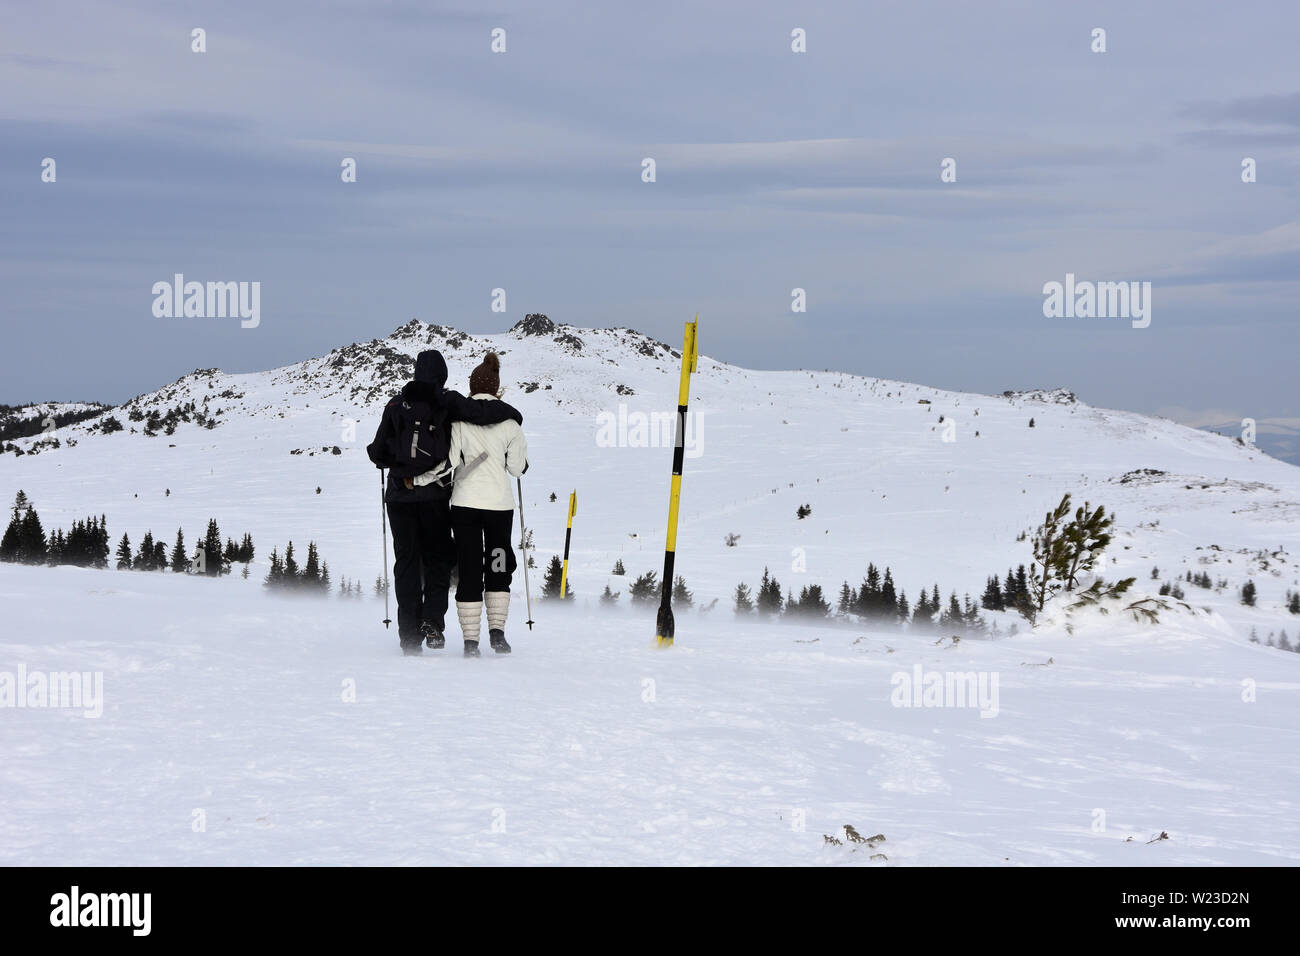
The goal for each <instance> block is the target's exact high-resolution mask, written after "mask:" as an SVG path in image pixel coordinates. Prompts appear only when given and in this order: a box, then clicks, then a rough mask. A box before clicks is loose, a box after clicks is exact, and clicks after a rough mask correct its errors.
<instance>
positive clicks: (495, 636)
mask: <svg viewBox="0 0 1300 956" xmlns="http://www.w3.org/2000/svg"><path fill="white" fill-rule="evenodd" d="M488 639H489V642H490V643H491V645H492V650H494V651H496V652H497V653H498V654H509V653H510V645H509V644H507V643H506V632H505V631H503V630H501V629H500V628H495V627H494V628H493V629H492V630H490V631H488Z"/></svg>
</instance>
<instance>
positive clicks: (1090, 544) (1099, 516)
mask: <svg viewBox="0 0 1300 956" xmlns="http://www.w3.org/2000/svg"><path fill="white" fill-rule="evenodd" d="M1114 524H1115V516H1114V515H1107V514H1106V506H1105V505H1098V506H1097V507H1096V508H1091V507H1090V504H1089V502H1087V501H1085V502H1084V503H1083V507H1082V508H1079V509H1077V510H1076V511H1075V512H1074V520H1073V521H1071V522H1070V523H1069V524H1068V525H1066V527H1065V529H1064V535H1065V550H1064V554H1063V555H1062V565H1061V570H1060V575H1061V577H1062V578H1063V579H1064V582H1065V590H1067V591H1073V590H1074V586H1075V585H1076V584H1078V580H1077V579H1078V576H1079V575H1080V574H1081V573H1083V572H1085V571H1091V570H1092V569H1093V568H1094V567H1095V566H1096V564H1097V559H1098V558H1099V557H1101V553H1102V551H1104V550H1105V549H1106V546H1107V545H1109V544H1110V541H1111V533H1110V529H1111V528H1112V527H1113V526H1114Z"/></svg>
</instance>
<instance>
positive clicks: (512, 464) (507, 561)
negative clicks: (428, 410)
mask: <svg viewBox="0 0 1300 956" xmlns="http://www.w3.org/2000/svg"><path fill="white" fill-rule="evenodd" d="M500 366H501V361H500V359H499V358H498V357H497V356H496V354H495V353H493V352H489V353H488V354H487V356H486V357H485V358H484V359H483V362H482V364H481V365H479V366H478V367H477V368H476V369H474V371H473V373H472V374H471V375H470V377H469V391H470V398H472V399H478V400H481V401H492V400H494V399H498V398H500V397H501V391H502V390H501V367H500ZM447 462H448V464H449V465H450V466H451V467H452V468H454V469H457V473H456V477H455V483H454V484H453V485H452V491H451V529H452V534H453V535H454V536H455V538H456V557H457V565H458V570H459V577H458V580H457V582H456V616H457V617H458V618H459V619H460V629H461V633H462V634H463V635H464V637H465V656H466V657H478V656H479V650H478V639H479V626H480V621H481V618H482V615H483V607H484V605H485V604H486V606H487V620H488V636H489V639H490V641H491V645H492V650H494V651H496V652H497V653H498V654H509V653H510V645H509V644H507V643H506V631H505V627H506V615H507V614H508V612H509V610H510V580H511V577H512V576H513V574H514V572H515V568H516V567H517V566H518V562H517V561H516V560H515V551H514V547H513V545H512V544H511V543H510V534H511V526H512V525H513V523H514V515H515V496H514V491H513V490H512V489H511V487H510V484H511V483H510V479H511V477H512V476H513V477H516V478H517V477H519V476H520V475H522V474H523V473H524V472H525V471H527V470H528V445H527V443H526V442H525V441H524V430H523V429H522V428H520V427H519V423H518V422H516V421H514V420H513V419H509V420H507V421H504V422H500V423H498V424H496V425H471V424H469V423H468V422H463V421H458V422H454V423H453V424H452V426H451V452H450V454H449V455H448V456H447ZM421 479H424V481H423V482H421ZM414 480H415V482H416V483H417V484H421V483H428V482H429V481H432V480H434V476H433V473H426V474H425V475H420V476H419V477H417V478H416V479H414Z"/></svg>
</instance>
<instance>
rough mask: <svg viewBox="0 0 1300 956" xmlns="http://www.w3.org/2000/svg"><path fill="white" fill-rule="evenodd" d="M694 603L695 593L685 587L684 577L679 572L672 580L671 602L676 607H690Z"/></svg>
mask: <svg viewBox="0 0 1300 956" xmlns="http://www.w3.org/2000/svg"><path fill="white" fill-rule="evenodd" d="M694 603H695V595H694V594H692V593H691V592H690V591H689V590H687V588H686V579H685V578H684V577H682V576H681V575H680V574H679V575H677V579H676V580H675V581H673V604H676V605H677V606H678V607H691V606H692V605H693V604H694Z"/></svg>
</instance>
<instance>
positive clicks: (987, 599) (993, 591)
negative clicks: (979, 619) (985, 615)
mask: <svg viewBox="0 0 1300 956" xmlns="http://www.w3.org/2000/svg"><path fill="white" fill-rule="evenodd" d="M980 605H981V606H982V607H983V608H984V610H986V611H1003V610H1006V604H1005V603H1004V602H1003V600H1002V591H1001V589H1000V588H999V587H998V578H997V575H992V576H991V577H990V578H989V579H988V581H987V583H985V585H984V594H983V596H982V597H981V598H980Z"/></svg>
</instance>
